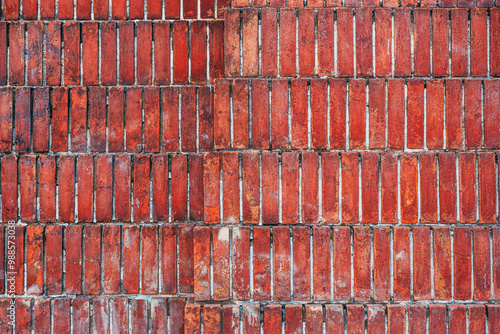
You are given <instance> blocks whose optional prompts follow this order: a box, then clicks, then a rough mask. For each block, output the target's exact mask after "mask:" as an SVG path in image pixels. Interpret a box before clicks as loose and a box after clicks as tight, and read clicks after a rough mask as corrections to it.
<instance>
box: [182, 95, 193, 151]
mask: <svg viewBox="0 0 500 334" xmlns="http://www.w3.org/2000/svg"><path fill="white" fill-rule="evenodd" d="M193 129H196V88H195V87H194V86H187V87H183V88H182V89H181V143H182V147H181V150H182V151H185V152H194V151H196V131H193Z"/></svg>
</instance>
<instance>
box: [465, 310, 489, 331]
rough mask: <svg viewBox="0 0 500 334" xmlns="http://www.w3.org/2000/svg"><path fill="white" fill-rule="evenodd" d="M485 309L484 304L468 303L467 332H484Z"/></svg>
mask: <svg viewBox="0 0 500 334" xmlns="http://www.w3.org/2000/svg"><path fill="white" fill-rule="evenodd" d="M485 311H486V308H485V307H484V305H469V333H486V314H485Z"/></svg>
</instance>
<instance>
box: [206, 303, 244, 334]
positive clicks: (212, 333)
mask: <svg viewBox="0 0 500 334" xmlns="http://www.w3.org/2000/svg"><path fill="white" fill-rule="evenodd" d="M244 311H245V307H244V308H243V312H244ZM221 327H222V326H221V306H220V305H203V330H204V333H207V334H220V333H221Z"/></svg>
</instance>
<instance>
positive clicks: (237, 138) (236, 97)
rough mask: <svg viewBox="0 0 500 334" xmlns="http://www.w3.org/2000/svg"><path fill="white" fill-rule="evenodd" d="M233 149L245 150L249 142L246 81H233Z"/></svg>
mask: <svg viewBox="0 0 500 334" xmlns="http://www.w3.org/2000/svg"><path fill="white" fill-rule="evenodd" d="M232 89H233V130H232V131H233V148H235V149H247V148H248V147H249V145H250V142H249V133H248V132H249V129H248V128H249V126H248V124H249V122H248V117H249V110H248V109H249V104H248V80H245V79H236V80H234V81H233V85H232Z"/></svg>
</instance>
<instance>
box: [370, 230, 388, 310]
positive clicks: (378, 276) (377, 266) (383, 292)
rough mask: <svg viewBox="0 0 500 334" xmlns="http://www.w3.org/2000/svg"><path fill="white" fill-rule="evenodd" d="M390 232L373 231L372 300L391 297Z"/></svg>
mask: <svg viewBox="0 0 500 334" xmlns="http://www.w3.org/2000/svg"><path fill="white" fill-rule="evenodd" d="M390 246H391V230H390V229H389V227H377V228H374V229H373V264H374V266H373V299H374V300H389V299H390V295H391V267H390V263H391V251H390V249H391V248H390Z"/></svg>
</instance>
